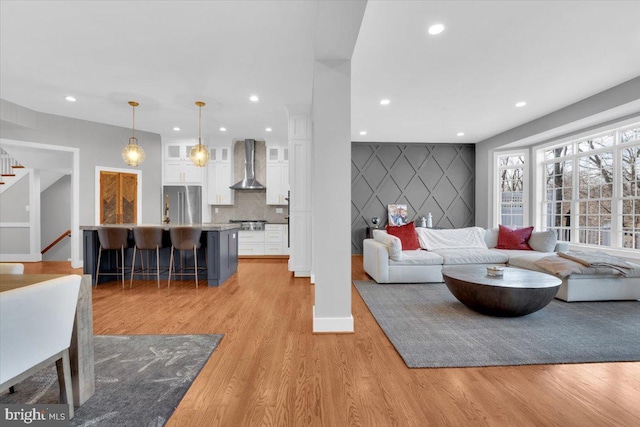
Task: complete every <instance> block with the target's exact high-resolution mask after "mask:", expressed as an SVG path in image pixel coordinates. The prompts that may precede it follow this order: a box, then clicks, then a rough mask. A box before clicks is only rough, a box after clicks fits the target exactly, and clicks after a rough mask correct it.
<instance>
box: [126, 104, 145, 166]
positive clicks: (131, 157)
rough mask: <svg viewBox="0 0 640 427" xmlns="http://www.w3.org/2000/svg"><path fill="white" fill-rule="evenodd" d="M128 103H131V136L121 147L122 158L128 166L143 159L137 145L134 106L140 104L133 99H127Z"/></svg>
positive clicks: (142, 153)
mask: <svg viewBox="0 0 640 427" xmlns="http://www.w3.org/2000/svg"><path fill="white" fill-rule="evenodd" d="M129 105H131V108H132V116H133V121H132V125H131V138H129V143H128V144H127V145H125V147H124V148H123V149H122V160H124V162H125V163H126V164H128V165H129V166H139V165H140V164H141V163H142V162H143V161H144V150H143V149H142V147H140V146H139V145H138V138H136V107H137V106H138V105H140V104H138V103H137V102H135V101H129Z"/></svg>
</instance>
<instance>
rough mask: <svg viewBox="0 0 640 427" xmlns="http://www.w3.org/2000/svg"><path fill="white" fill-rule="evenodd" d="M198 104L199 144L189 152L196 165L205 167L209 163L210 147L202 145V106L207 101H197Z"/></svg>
mask: <svg viewBox="0 0 640 427" xmlns="http://www.w3.org/2000/svg"><path fill="white" fill-rule="evenodd" d="M196 105H197V106H198V145H196V146H195V147H193V148H192V149H191V151H190V152H189V158H190V159H191V161H192V162H193V164H194V165H196V166H198V167H203V166H207V163H209V149H208V148H207V147H206V146H204V145H202V138H201V137H200V121H201V118H202V107H204V106H205V103H204V102H202V101H196Z"/></svg>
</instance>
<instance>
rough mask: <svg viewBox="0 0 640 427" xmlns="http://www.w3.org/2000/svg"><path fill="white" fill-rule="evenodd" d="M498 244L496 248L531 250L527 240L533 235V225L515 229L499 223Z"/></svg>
mask: <svg viewBox="0 0 640 427" xmlns="http://www.w3.org/2000/svg"><path fill="white" fill-rule="evenodd" d="M498 227H499V230H498V244H497V245H496V249H522V250H531V247H530V246H529V245H528V244H527V240H529V238H530V237H531V232H533V227H527V228H516V229H514V230H512V229H510V228H509V227H505V226H504V225H499V226H498Z"/></svg>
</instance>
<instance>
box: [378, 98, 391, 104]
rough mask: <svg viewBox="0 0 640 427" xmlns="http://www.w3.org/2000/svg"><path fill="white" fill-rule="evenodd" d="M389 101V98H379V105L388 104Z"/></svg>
mask: <svg viewBox="0 0 640 427" xmlns="http://www.w3.org/2000/svg"><path fill="white" fill-rule="evenodd" d="M390 102H391V100H389V99H381V100H380V105H389V103H390Z"/></svg>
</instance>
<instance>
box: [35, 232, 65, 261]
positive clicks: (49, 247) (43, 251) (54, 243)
mask: <svg viewBox="0 0 640 427" xmlns="http://www.w3.org/2000/svg"><path fill="white" fill-rule="evenodd" d="M67 236H69V237H71V230H67V231H65V232H64V233H62V234H61V235H60V236H59V237H58V238H57V239H56V240H54V241H53V243H51V244H50V245H49V246H47V247H46V248H44V249H43V250H42V252H40V254H41V255H44V254H45V253H46V252H47V251H49V249H51V248H53V247H54V246H55V245H57V244H58V243H60V242H61V241H62V239H64V238H65V237H67Z"/></svg>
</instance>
